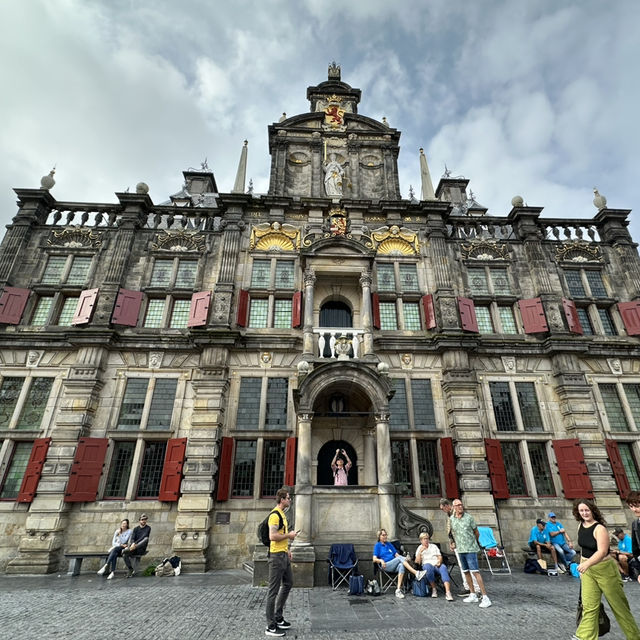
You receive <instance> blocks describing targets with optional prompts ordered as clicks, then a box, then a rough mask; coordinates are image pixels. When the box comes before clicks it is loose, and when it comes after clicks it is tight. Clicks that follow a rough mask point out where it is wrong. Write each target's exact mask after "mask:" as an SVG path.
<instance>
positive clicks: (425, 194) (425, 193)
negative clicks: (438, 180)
mask: <svg viewBox="0 0 640 640" xmlns="http://www.w3.org/2000/svg"><path fill="white" fill-rule="evenodd" d="M420 178H421V180H422V199H423V200H436V194H435V192H434V190H433V183H432V182H431V174H430V173H429V166H428V165H427V156H425V155H424V149H422V148H420Z"/></svg>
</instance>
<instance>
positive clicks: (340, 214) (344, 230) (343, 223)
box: [324, 209, 351, 238]
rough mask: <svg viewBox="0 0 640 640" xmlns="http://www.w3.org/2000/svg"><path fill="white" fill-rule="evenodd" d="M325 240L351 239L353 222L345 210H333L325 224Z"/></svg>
mask: <svg viewBox="0 0 640 640" xmlns="http://www.w3.org/2000/svg"><path fill="white" fill-rule="evenodd" d="M324 228H325V234H324V237H325V238H331V237H335V236H344V237H345V238H351V221H350V220H349V218H348V216H347V212H346V211H345V210H344V209H331V211H329V215H328V217H327V218H326V220H325V222H324Z"/></svg>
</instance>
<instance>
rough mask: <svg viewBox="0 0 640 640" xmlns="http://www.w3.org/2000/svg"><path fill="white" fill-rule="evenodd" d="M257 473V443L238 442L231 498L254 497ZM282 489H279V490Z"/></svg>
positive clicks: (252, 441) (251, 441)
mask: <svg viewBox="0 0 640 640" xmlns="http://www.w3.org/2000/svg"><path fill="white" fill-rule="evenodd" d="M255 473H256V441H255V440H237V441H236V455H235V460H234V463H233V487H232V488H231V496H232V497H234V498H238V497H251V496H253V479H254V477H255ZM279 488H280V487H278V489H279Z"/></svg>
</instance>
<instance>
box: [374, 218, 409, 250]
mask: <svg viewBox="0 0 640 640" xmlns="http://www.w3.org/2000/svg"><path fill="white" fill-rule="evenodd" d="M371 239H372V240H373V243H374V248H375V249H376V251H377V252H378V254H380V255H392V256H393V255H395V256H408V255H415V254H416V253H418V251H419V250H420V242H419V240H418V234H417V233H415V232H413V231H411V229H407V228H405V227H398V226H397V225H395V224H394V225H392V226H391V227H380V228H379V229H376V230H375V231H374V232H373V233H372V234H371Z"/></svg>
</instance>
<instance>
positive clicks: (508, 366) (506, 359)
mask: <svg viewBox="0 0 640 640" xmlns="http://www.w3.org/2000/svg"><path fill="white" fill-rule="evenodd" d="M502 366H503V367H504V370H505V373H515V372H516V359H515V356H502Z"/></svg>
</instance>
